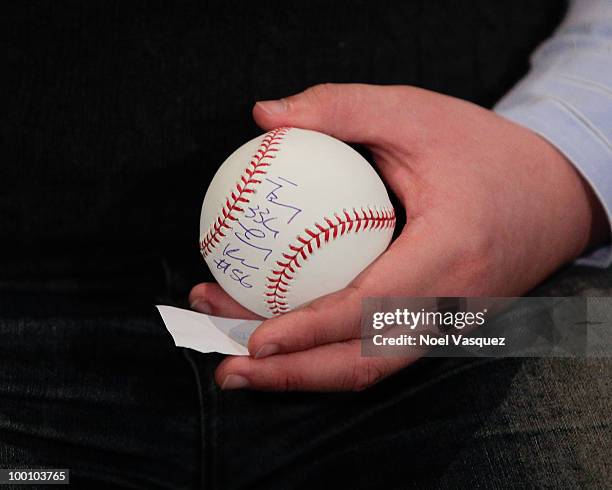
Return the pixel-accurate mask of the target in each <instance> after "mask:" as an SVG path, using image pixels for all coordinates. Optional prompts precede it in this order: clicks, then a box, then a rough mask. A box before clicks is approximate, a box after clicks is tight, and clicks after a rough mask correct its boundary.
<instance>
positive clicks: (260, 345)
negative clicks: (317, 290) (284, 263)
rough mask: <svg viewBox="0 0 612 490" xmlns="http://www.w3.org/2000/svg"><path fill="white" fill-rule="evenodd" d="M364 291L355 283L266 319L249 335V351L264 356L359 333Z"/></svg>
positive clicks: (309, 346)
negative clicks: (357, 287)
mask: <svg viewBox="0 0 612 490" xmlns="http://www.w3.org/2000/svg"><path fill="white" fill-rule="evenodd" d="M360 311H361V294H360V292H359V290H358V289H356V288H354V287H349V288H345V289H343V290H341V291H338V292H337V293H332V294H330V295H327V296H324V297H322V298H319V299H316V300H315V301H313V302H312V303H310V304H308V305H306V306H303V307H301V308H298V309H296V310H294V311H291V312H288V313H285V314H283V315H281V316H278V317H275V318H271V319H269V320H266V321H265V322H263V323H262V324H261V325H260V326H259V327H258V328H257V330H255V332H253V334H252V335H251V338H250V339H249V352H250V354H251V355H252V356H253V357H255V358H257V359H261V358H263V357H267V356H270V355H273V354H278V353H287V352H295V351H300V350H306V349H310V348H312V347H315V346H318V345H322V344H329V343H332V342H339V341H344V340H348V339H354V338H358V337H359V330H360V323H359V319H360Z"/></svg>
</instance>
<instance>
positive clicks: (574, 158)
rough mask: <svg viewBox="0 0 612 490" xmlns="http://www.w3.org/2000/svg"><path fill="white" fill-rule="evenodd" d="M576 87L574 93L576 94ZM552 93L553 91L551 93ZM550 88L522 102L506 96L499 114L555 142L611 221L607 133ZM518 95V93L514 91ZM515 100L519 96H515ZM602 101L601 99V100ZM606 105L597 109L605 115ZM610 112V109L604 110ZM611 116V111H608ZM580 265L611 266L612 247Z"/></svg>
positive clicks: (587, 257)
mask: <svg viewBox="0 0 612 490" xmlns="http://www.w3.org/2000/svg"><path fill="white" fill-rule="evenodd" d="M573 88H574V94H573V95H574V96H575V95H577V94H576V92H575V88H576V87H573ZM551 92H552V93H551ZM555 92H558V91H550V92H549V94H534V93H533V92H532V93H531V95H527V94H526V93H525V92H523V93H521V94H520V99H521V100H520V103H518V104H513V103H512V98H508V99H504V100H502V102H501V103H500V104H499V105H498V106H497V107H496V108H495V111H496V112H497V113H499V114H500V115H502V116H504V117H506V118H508V119H510V120H512V121H514V122H516V123H518V124H520V125H522V126H525V127H527V128H529V129H531V130H532V131H534V132H535V133H537V134H539V135H540V136H542V137H543V138H545V139H546V140H547V141H549V142H550V143H551V144H552V145H554V146H555V147H556V148H557V149H558V150H559V151H560V152H561V153H562V154H563V155H564V156H565V157H566V158H567V159H568V160H569V161H570V162H572V164H573V165H574V166H575V168H576V169H577V171H578V172H579V173H580V174H581V175H582V177H583V178H584V179H585V180H586V181H587V182H588V183H589V185H590V186H591V187H592V189H593V192H594V193H595V195H596V196H597V197H598V199H599V200H600V202H601V204H602V207H603V209H604V210H605V213H606V215H607V217H608V221H609V222H610V223H611V224H612V149H611V147H610V146H609V145H610V142H609V141H608V140H607V138H606V136H605V134H602V133H601V132H599V131H598V129H597V127H594V126H593V124H592V123H591V120H590V119H589V117H587V116H586V115H585V114H583V113H582V112H581V110H580V109H578V108H577V107H575V106H574V105H573V104H572V103H569V102H567V101H566V100H564V98H562V97H559V96H557V95H556V94H555ZM515 95H519V94H518V93H516V92H515ZM515 100H516V99H515ZM599 102H600V103H601V102H602V101H601V100H600V101H599ZM602 112H604V111H603V108H601V110H600V111H599V112H598V114H597V115H598V116H601V115H602ZM605 112H606V113H608V111H607V110H606V111H605ZM606 115H607V116H608V117H609V113H608V114H606ZM611 228H612V226H611ZM576 263H577V264H580V265H588V266H595V267H608V266H609V265H610V264H611V263H612V247H611V246H610V245H606V246H602V247H600V248H598V249H596V250H594V251H591V252H590V253H589V254H587V255H584V256H583V257H580V258H579V259H578V260H577V261H576Z"/></svg>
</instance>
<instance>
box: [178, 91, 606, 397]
mask: <svg viewBox="0 0 612 490" xmlns="http://www.w3.org/2000/svg"><path fill="white" fill-rule="evenodd" d="M253 116H254V118H255V120H256V121H257V123H258V124H259V125H260V126H261V127H262V128H263V129H265V130H269V129H271V128H274V127H278V126H296V127H301V128H307V129H313V130H317V131H321V132H323V133H327V134H330V135H332V136H335V137H336V138H338V139H341V140H344V141H347V142H354V143H362V144H364V145H366V146H367V147H368V148H369V149H370V151H371V152H372V155H373V157H374V159H375V161H376V163H377V165H378V167H379V169H380V172H381V175H382V177H383V179H384V180H385V181H386V183H387V184H388V186H389V187H390V188H391V190H392V191H393V192H394V193H395V195H396V196H397V197H398V198H399V200H400V202H401V203H402V205H403V206H404V207H405V209H406V217H407V224H406V226H405V227H404V229H403V230H402V232H401V235H400V236H399V237H398V238H397V239H396V240H395V241H394V242H393V243H392V244H391V246H390V247H389V249H388V250H387V251H386V252H385V253H384V254H383V255H382V256H380V257H379V258H378V260H376V261H375V262H374V263H373V264H372V265H371V266H370V267H368V268H367V269H366V270H365V271H363V272H362V273H361V274H360V275H359V276H358V277H357V278H356V279H355V280H354V281H353V282H352V283H351V284H350V285H349V286H348V287H347V288H345V289H343V290H342V291H338V292H336V293H333V294H331V295H328V296H325V297H323V298H320V299H318V300H316V301H314V302H312V303H310V304H308V305H306V306H304V307H302V308H299V309H297V310H295V311H292V312H290V313H287V314H284V315H282V316H280V317H276V318H272V319H269V320H266V321H265V322H263V323H262V325H261V326H260V327H259V328H258V329H257V330H256V331H255V332H254V334H253V335H252V337H251V339H250V341H249V352H250V353H251V357H228V358H226V359H225V360H224V361H223V362H222V363H221V364H220V365H219V367H218V369H217V372H216V380H217V382H218V383H219V384H220V385H221V386H222V387H223V388H224V389H236V388H251V389H262V390H360V389H363V388H366V387H368V386H370V385H372V384H373V383H376V382H377V381H379V380H380V379H382V378H384V377H386V376H388V375H390V374H392V373H393V372H395V371H397V370H399V369H400V368H402V367H404V366H406V365H407V364H409V363H410V362H412V361H413V360H414V359H398V358H389V359H387V358H365V357H361V356H360V340H359V336H360V308H361V298H363V297H366V296H518V295H521V294H523V293H525V292H526V291H528V290H529V289H530V288H532V287H533V286H535V285H536V284H537V283H538V282H540V281H541V280H542V279H544V278H545V277H546V276H548V275H549V274H551V273H552V272H553V271H554V270H555V269H557V268H558V267H560V266H561V265H562V264H564V263H566V262H568V261H570V260H572V259H574V258H575V257H577V256H578V255H580V254H581V252H582V251H583V250H584V249H585V248H586V247H587V246H588V244H589V243H595V242H599V241H602V240H603V239H604V236H605V233H606V225H604V224H603V223H605V220H604V218H603V213H602V210H601V208H600V207H599V204H598V202H597V200H596V199H595V197H594V196H593V194H592V192H591V190H590V188H589V187H588V185H587V184H586V183H585V182H584V181H583V180H582V179H581V178H580V177H579V175H578V174H577V172H576V171H575V170H574V168H573V167H572V165H571V164H570V163H569V162H568V161H567V160H566V159H565V158H564V157H563V156H562V155H561V154H560V153H559V152H558V151H557V150H556V149H555V148H554V147H553V146H552V145H551V144H549V143H548V142H547V141H545V140H544V139H542V138H541V137H539V136H538V135H536V134H535V133H533V132H531V131H530V130H528V129H525V128H523V127H521V126H518V125H516V124H514V123H512V122H510V121H508V120H505V119H504V118H502V117H500V116H498V115H496V114H495V113H493V112H491V111H488V110H485V109H482V108H480V107H478V106H475V105H473V104H471V103H468V102H464V101H461V100H458V99H455V98H452V97H447V96H444V95H440V94H437V93H433V92H429V91H426V90H420V89H417V88H412V87H405V86H396V87H380V86H368V85H318V86H315V87H312V88H310V89H308V90H306V91H305V92H303V93H301V94H298V95H295V96H293V97H289V98H286V99H282V100H279V101H266V102H259V103H257V104H256V105H255V108H254V109H253ZM190 301H191V303H192V305H194V308H196V309H198V310H200V311H204V312H206V313H212V314H215V315H221V316H228V317H236V318H256V316H255V315H253V314H252V313H250V312H249V311H248V310H246V309H244V308H243V307H241V306H240V305H238V304H237V303H236V302H235V301H234V300H232V299H231V298H230V297H229V296H228V295H227V294H226V293H224V292H223V291H222V290H221V289H220V288H219V286H217V285H215V284H200V285H198V286H196V287H194V289H193V290H192V292H191V294H190Z"/></svg>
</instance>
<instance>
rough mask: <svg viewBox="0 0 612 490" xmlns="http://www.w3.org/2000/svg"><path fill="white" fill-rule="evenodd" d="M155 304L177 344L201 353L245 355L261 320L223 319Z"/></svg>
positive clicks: (247, 353)
mask: <svg viewBox="0 0 612 490" xmlns="http://www.w3.org/2000/svg"><path fill="white" fill-rule="evenodd" d="M156 307H157V310H158V311H159V314H160V315H161V317H162V320H163V321H164V324H165V325H166V328H167V329H168V332H170V335H172V338H173V339H174V343H175V344H176V346H177V347H189V348H190V349H194V350H197V351H200V352H204V353H207V352H218V353H220V354H230V355H234V356H248V355H249V351H248V350H247V348H246V346H247V344H248V341H249V337H250V336H251V334H252V333H253V331H254V330H255V329H256V328H257V327H258V326H259V324H260V323H261V320H240V319H236V318H222V317H219V316H212V315H205V314H203V313H197V312H195V311H191V310H183V309H181V308H175V307H174V306H166V305H156Z"/></svg>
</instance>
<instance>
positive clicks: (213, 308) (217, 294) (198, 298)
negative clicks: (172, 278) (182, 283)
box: [189, 282, 261, 320]
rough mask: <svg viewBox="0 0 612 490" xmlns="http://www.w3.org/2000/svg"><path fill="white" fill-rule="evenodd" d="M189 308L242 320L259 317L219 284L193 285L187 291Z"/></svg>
mask: <svg viewBox="0 0 612 490" xmlns="http://www.w3.org/2000/svg"><path fill="white" fill-rule="evenodd" d="M189 304H190V305H191V308H192V309H194V310H195V311H199V312H200V313H206V314H207V315H214V316H222V317H226V318H239V319H244V320H257V319H260V318H261V317H260V316H259V315H256V314H255V313H253V312H252V311H250V310H247V309H246V308H245V307H244V306H242V305H241V304H240V303H238V302H237V301H236V300H234V299H233V298H232V297H231V296H230V295H229V294H227V293H226V292H225V291H223V289H221V286H219V285H218V284H215V283H211V282H205V283H202V284H198V285H197V286H194V287H193V289H192V290H191V292H190V293H189Z"/></svg>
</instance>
